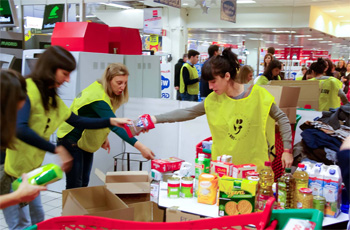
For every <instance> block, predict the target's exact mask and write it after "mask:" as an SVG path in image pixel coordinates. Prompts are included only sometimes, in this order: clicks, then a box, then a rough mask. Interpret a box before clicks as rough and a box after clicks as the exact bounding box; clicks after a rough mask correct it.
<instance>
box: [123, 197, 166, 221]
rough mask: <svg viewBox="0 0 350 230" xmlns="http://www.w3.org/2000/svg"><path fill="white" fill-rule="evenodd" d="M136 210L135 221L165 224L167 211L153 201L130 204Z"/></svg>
mask: <svg viewBox="0 0 350 230" xmlns="http://www.w3.org/2000/svg"><path fill="white" fill-rule="evenodd" d="M129 207H131V208H134V221H143V222H164V214H165V211H164V210H163V209H160V208H159V207H158V205H157V204H156V203H154V202H152V201H145V202H139V203H134V204H129Z"/></svg>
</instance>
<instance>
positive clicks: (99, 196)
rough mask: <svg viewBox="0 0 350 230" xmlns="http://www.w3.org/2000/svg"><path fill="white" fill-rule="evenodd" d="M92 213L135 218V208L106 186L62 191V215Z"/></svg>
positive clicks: (92, 214)
mask: <svg viewBox="0 0 350 230" xmlns="http://www.w3.org/2000/svg"><path fill="white" fill-rule="evenodd" d="M72 215H91V216H102V217H109V218H113V219H122V220H133V219H134V210H133V208H129V207H128V206H127V205H126V204H125V203H124V202H123V201H122V200H121V199H120V198H119V197H117V196H115V195H114V194H113V193H111V192H110V191H109V190H108V189H107V188H106V187H105V186H96V187H84V188H77V189H68V190H64V191H63V192H62V216H72Z"/></svg>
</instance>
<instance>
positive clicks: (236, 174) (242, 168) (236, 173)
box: [232, 164, 257, 178]
mask: <svg viewBox="0 0 350 230" xmlns="http://www.w3.org/2000/svg"><path fill="white" fill-rule="evenodd" d="M256 171H257V167H256V165H254V164H243V165H235V166H233V170H232V177H233V178H246V177H247V172H256Z"/></svg>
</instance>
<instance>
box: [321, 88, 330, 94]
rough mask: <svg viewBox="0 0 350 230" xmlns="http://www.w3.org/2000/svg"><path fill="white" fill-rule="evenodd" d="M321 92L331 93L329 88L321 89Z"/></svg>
mask: <svg viewBox="0 0 350 230" xmlns="http://www.w3.org/2000/svg"><path fill="white" fill-rule="evenodd" d="M321 93H325V94H329V90H328V89H321Z"/></svg>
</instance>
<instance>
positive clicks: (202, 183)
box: [197, 173, 218, 205]
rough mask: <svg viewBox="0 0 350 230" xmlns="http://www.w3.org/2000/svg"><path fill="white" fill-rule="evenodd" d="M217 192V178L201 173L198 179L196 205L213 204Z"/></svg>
mask: <svg viewBox="0 0 350 230" xmlns="http://www.w3.org/2000/svg"><path fill="white" fill-rule="evenodd" d="M217 190H218V177H217V176H215V175H212V174H207V173H202V174H201V175H200V176H199V179H198V194H197V195H198V203H202V204H211V205H212V204H215V203H216V197H217V195H216V194H217Z"/></svg>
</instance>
